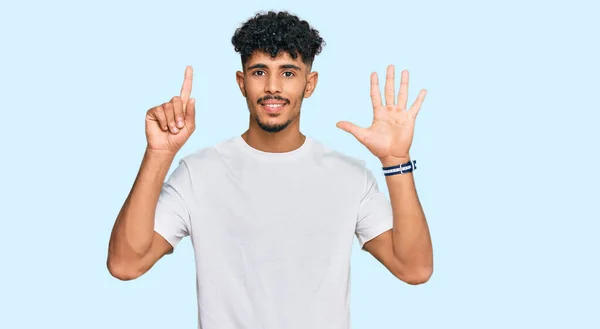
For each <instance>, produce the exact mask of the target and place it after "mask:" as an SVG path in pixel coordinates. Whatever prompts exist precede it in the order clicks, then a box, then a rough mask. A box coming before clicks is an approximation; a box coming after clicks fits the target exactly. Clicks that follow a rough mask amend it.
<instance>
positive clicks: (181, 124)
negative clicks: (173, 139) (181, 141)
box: [177, 119, 183, 128]
mask: <svg viewBox="0 0 600 329" xmlns="http://www.w3.org/2000/svg"><path fill="white" fill-rule="evenodd" d="M177 127H179V128H183V120H182V119H178V120H177Z"/></svg>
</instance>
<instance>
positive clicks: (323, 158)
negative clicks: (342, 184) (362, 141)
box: [313, 139, 367, 178]
mask: <svg viewBox="0 0 600 329" xmlns="http://www.w3.org/2000/svg"><path fill="white" fill-rule="evenodd" d="M313 148H314V151H315V155H316V160H317V161H320V162H321V164H322V165H324V166H326V167H331V168H332V169H335V170H342V171H344V172H345V173H346V174H349V173H351V174H354V175H358V176H359V177H363V178H364V176H365V174H366V170H367V167H366V161H365V160H362V159H359V158H357V157H354V156H351V155H348V154H346V153H343V152H341V151H339V150H336V149H334V148H332V147H330V146H329V145H327V144H325V143H323V142H320V141H317V140H315V139H313Z"/></svg>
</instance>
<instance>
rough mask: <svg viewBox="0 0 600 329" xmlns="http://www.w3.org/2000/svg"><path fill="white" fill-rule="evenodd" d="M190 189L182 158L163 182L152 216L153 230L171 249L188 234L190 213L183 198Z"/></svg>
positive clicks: (185, 166)
mask: <svg viewBox="0 0 600 329" xmlns="http://www.w3.org/2000/svg"><path fill="white" fill-rule="evenodd" d="M191 191H192V189H191V180H190V173H189V170H188V167H187V165H186V164H185V162H184V161H183V160H182V161H180V162H179V165H178V166H177V168H175V170H174V171H173V173H172V174H171V175H170V176H169V178H168V179H167V181H166V182H164V183H163V186H162V188H161V191H160V195H159V197H158V203H157V205H156V212H155V216H154V231H156V233H158V234H160V235H161V236H162V237H163V238H165V240H167V241H168V242H169V244H171V246H172V247H173V249H175V246H177V244H178V243H179V241H181V239H183V238H184V237H186V236H188V235H189V223H190V213H189V211H188V208H187V207H186V204H185V201H184V199H185V197H186V196H188V195H189V194H190V193H191Z"/></svg>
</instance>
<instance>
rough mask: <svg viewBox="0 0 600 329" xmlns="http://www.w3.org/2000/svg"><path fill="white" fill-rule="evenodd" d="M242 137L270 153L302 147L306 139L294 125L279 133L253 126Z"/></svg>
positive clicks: (256, 147) (251, 144) (248, 142)
mask: <svg viewBox="0 0 600 329" xmlns="http://www.w3.org/2000/svg"><path fill="white" fill-rule="evenodd" d="M242 138H243V139H244V141H246V143H247V144H248V145H250V146H251V147H253V148H255V149H257V150H260V151H263V152H270V153H283V152H291V151H293V150H296V149H298V148H300V146H302V144H304V141H305V140H306V136H304V135H303V134H302V133H301V132H300V131H299V130H298V129H293V127H292V125H290V126H288V127H287V128H286V129H284V130H282V131H280V132H277V133H269V132H266V131H264V130H262V129H260V128H259V127H252V126H251V127H250V128H249V129H248V130H246V132H244V133H243V134H242Z"/></svg>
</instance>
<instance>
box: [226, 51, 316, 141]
mask: <svg viewBox="0 0 600 329" xmlns="http://www.w3.org/2000/svg"><path fill="white" fill-rule="evenodd" d="M318 78H319V74H318V73H317V72H311V67H310V66H309V65H306V64H305V63H304V62H303V61H302V59H301V57H300V56H298V57H297V58H296V59H293V58H292V57H291V56H290V55H289V54H288V53H280V54H279V55H278V56H277V57H276V58H273V57H271V56H270V55H268V54H266V53H264V52H260V51H257V52H254V53H253V54H252V56H250V58H249V59H248V61H247V62H246V63H245V64H244V67H243V72H241V71H238V72H236V81H237V84H238V86H239V88H240V92H241V93H242V96H244V97H245V98H246V103H247V104H248V110H249V112H250V119H249V128H248V130H247V131H246V132H244V133H243V134H242V137H243V138H244V140H245V141H246V142H247V143H248V144H249V145H250V146H252V147H254V148H256V149H259V150H262V151H265V152H289V151H291V150H294V149H296V148H298V147H300V145H302V143H304V140H305V138H306V137H305V136H304V135H303V134H302V133H301V132H300V108H301V106H302V101H303V99H304V98H309V97H310V96H311V95H312V93H313V92H314V90H315V88H316V86H317V82H318ZM265 98H275V100H276V101H278V102H285V105H284V108H283V110H282V111H281V112H280V113H276V114H272V113H268V112H267V111H266V110H265V109H264V108H263V106H262V105H261V104H260V103H261V102H262V101H263V100H264V99H265Z"/></svg>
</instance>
